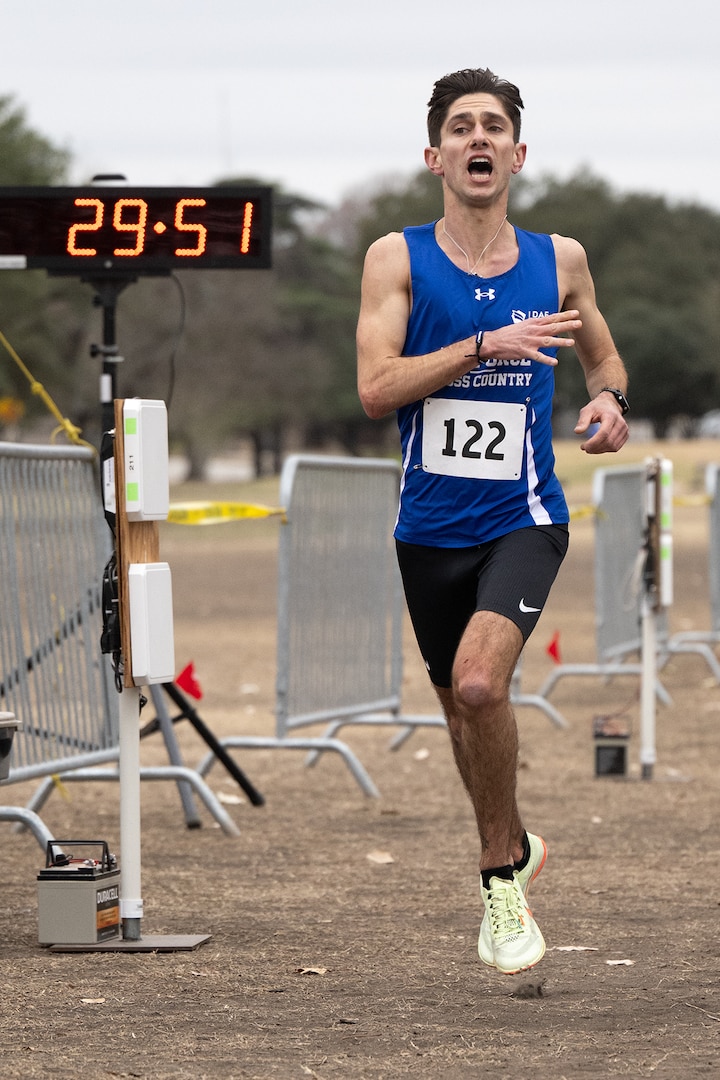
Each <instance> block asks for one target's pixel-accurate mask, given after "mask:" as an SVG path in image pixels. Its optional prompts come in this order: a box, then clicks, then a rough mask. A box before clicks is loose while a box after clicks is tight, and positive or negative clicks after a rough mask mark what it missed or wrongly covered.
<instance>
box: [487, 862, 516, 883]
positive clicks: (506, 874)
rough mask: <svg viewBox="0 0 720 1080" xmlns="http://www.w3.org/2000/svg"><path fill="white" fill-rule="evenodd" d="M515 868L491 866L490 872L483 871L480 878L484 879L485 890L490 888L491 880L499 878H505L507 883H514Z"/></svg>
mask: <svg viewBox="0 0 720 1080" xmlns="http://www.w3.org/2000/svg"><path fill="white" fill-rule="evenodd" d="M514 869H515V867H514V866H491V867H490V869H489V870H481V871H480V877H481V878H482V883H483V888H484V889H489V888H490V878H492V877H499V878H504V879H505V881H512V879H513V870H514Z"/></svg>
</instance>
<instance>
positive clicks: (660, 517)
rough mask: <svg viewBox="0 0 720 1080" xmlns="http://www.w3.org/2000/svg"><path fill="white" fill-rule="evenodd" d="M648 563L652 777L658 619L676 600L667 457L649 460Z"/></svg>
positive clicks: (645, 708)
mask: <svg viewBox="0 0 720 1080" xmlns="http://www.w3.org/2000/svg"><path fill="white" fill-rule="evenodd" d="M646 468H647V473H646V480H645V564H644V570H643V583H642V589H643V592H642V605H641V622H642V627H641V640H642V646H641V648H642V677H641V687H640V775H641V777H642V779H643V780H652V776H653V768H654V766H655V761H656V746H655V710H656V700H655V698H656V685H657V636H658V635H657V623H658V619H659V616H660V615H661V614H662V613H663V612H664V611H665V609H666V608H669V607H670V606H671V605H672V602H673V546H672V545H673V541H672V505H673V467H672V462H671V461H669V460H668V459H667V458H653V459H649V460H648V461H647V462H646Z"/></svg>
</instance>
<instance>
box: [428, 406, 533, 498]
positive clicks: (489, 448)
mask: <svg viewBox="0 0 720 1080" xmlns="http://www.w3.org/2000/svg"><path fill="white" fill-rule="evenodd" d="M526 416H527V408H526V407H525V405H519V404H515V403H514V402H508V401H463V400H460V399H457V398H440V397H436V398H435V397H431V398H426V399H425V401H424V403H423V443H422V464H423V469H425V471H426V472H431V473H437V474H439V475H441V476H461V477H467V478H468V479H475V480H518V479H519V478H520V475H521V473H522V461H523V446H524V443H525V420H526Z"/></svg>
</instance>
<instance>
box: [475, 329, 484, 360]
mask: <svg viewBox="0 0 720 1080" xmlns="http://www.w3.org/2000/svg"><path fill="white" fill-rule="evenodd" d="M484 337H485V331H484V330H478V332H477V337H476V338H475V355H476V356H477V358H478V360H479V359H480V350H481V349H482V343H483V338H484Z"/></svg>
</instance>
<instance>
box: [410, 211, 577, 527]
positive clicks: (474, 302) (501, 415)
mask: <svg viewBox="0 0 720 1080" xmlns="http://www.w3.org/2000/svg"><path fill="white" fill-rule="evenodd" d="M515 233H516V236H517V240H518V244H519V256H518V260H517V263H516V264H515V266H513V267H512V268H511V269H510V270H508V271H507V273H504V274H500V275H498V276H497V277H491V278H481V277H478V276H477V275H471V274H468V273H466V272H465V271H464V270H461V269H460V268H459V267H457V266H455V264H454V263H453V262H452V260H451V259H449V258H448V257H447V255H446V254H445V253H444V251H443V250H442V249H441V248H440V247H439V245H438V243H437V241H436V239H435V225H434V223H431V224H428V225H420V226H413V227H411V228H407V229H405V231H404V236H405V240H406V243H407V245H408V249H409V252H410V269H411V275H412V311H411V314H410V319H409V321H408V329H407V337H406V340H405V345H404V348H403V355H405V356H422V355H425V354H426V353H430V352H435V351H436V350H437V349H441V348H444V347H445V346H447V345H450V344H452V343H453V342H455V341H460V340H461V339H462V338H465V337H468V336H469V335H471V334H473V335H474V334H477V332H478V331H479V330H497V329H499V327H501V326H507V325H508V324H509V323H512V322H518V321H520V320H523V319H529V318H533V317H536V316H539V315H548V314H551V313H553V312H556V311H557V310H558V284H557V269H556V265H555V250H554V248H553V243H552V240H551V238H550V237H549V236H546V235H544V234H538V233H529V232H525V231H523V230H522V229H516V230H515ZM544 351H547V353H548V355H551V356H552V355H555V353H556V352H557V350H544ZM554 386H555V378H554V369H553V368H552V367H550V366H548V365H547V364H541V363H539V362H538V361H535V360H529V359H524V360H494V359H492V358H491V359H489V360H484V361H481V362H479V363H478V365H477V367H475V368H473V370H472V371H470V372H468V373H467V374H466V375H462V376H460V377H459V378H458V379H455V380H454V381H453V382H452V383H449V384H448V385H447V386H444V387H442V389H440V390H438V391H436V393H434V394H432V395H430V396H429V397H427V398H424V399H423V400H422V401H415V402H413V403H412V404H410V405H404V406H403V407H402V408H400V409H398V413H397V418H398V426H399V428H400V438H401V444H402V457H403V462H402V464H403V471H402V485H401V493H400V510H399V514H398V521H397V525H396V528H395V536H396V537H397V538H398V539H399V540H403V541H405V542H406V543H409V544H426V545H430V546H432V547H470V546H472V545H473V544H482V543H485V542H486V541H488V540H493V539H495V538H496V537H498V536H502V535H504V534H505V533H508V532H512V531H513V530H515V529H521V528H525V527H526V526H528V525H551V524H555V525H559V524H565V523H567V521H568V509H567V504H566V502H565V498H564V495H563V492H562V488H561V486H560V483H559V481H558V479H557V477H556V476H555V472H554V469H555V457H554V454H553V450H552V427H551V413H552V400H553V393H554Z"/></svg>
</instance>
